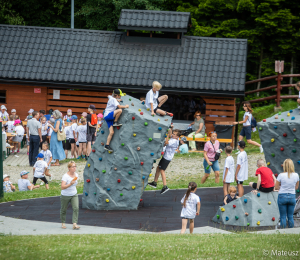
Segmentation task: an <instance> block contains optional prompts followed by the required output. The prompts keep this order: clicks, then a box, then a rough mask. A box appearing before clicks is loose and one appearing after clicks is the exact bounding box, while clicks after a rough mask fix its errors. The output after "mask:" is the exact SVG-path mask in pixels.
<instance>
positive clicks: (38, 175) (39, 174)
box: [32, 153, 49, 190]
mask: <svg viewBox="0 0 300 260" xmlns="http://www.w3.org/2000/svg"><path fill="white" fill-rule="evenodd" d="M36 158H37V161H36V163H35V164H34V166H33V182H32V183H33V185H35V184H36V181H37V180H38V179H41V180H42V181H43V182H44V183H46V189H47V190H49V184H48V180H47V179H46V177H45V173H46V170H47V168H48V164H47V163H46V162H45V161H44V155H43V154H42V153H39V154H38V156H37V157H36Z"/></svg>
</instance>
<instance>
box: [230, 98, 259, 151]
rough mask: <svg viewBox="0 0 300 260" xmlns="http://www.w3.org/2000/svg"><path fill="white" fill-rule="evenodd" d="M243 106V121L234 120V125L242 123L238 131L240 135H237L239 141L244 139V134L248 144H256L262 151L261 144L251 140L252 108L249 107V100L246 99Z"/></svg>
mask: <svg viewBox="0 0 300 260" xmlns="http://www.w3.org/2000/svg"><path fill="white" fill-rule="evenodd" d="M243 108H244V110H245V114H244V117H243V121H239V122H234V124H235V125H238V124H243V128H242V131H241V132H240V136H239V141H242V140H243V139H244V137H245V136H246V140H247V142H248V144H253V145H256V146H258V147H259V149H260V152H261V153H262V152H263V151H264V150H263V147H262V145H261V144H259V143H257V142H255V141H252V140H251V130H252V128H251V120H252V108H251V104H250V102H248V101H246V102H245V103H244V105H243Z"/></svg>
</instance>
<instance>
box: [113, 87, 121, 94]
mask: <svg viewBox="0 0 300 260" xmlns="http://www.w3.org/2000/svg"><path fill="white" fill-rule="evenodd" d="M113 93H114V94H116V95H121V91H120V90H119V89H118V88H116V89H115V90H114V91H113Z"/></svg>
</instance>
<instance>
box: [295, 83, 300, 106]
mask: <svg viewBox="0 0 300 260" xmlns="http://www.w3.org/2000/svg"><path fill="white" fill-rule="evenodd" d="M295 88H296V89H297V90H298V91H299V97H298V99H297V103H298V104H299V106H298V109H300V81H298V82H297V83H296V86H295Z"/></svg>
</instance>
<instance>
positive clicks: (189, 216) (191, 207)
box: [180, 182, 201, 234]
mask: <svg viewBox="0 0 300 260" xmlns="http://www.w3.org/2000/svg"><path fill="white" fill-rule="evenodd" d="M196 191H197V183H195V182H190V183H189V187H188V190H187V191H186V194H185V195H184V196H183V198H182V199H181V204H182V210H181V215H180V216H181V218H182V228H181V231H180V234H184V233H185V230H186V226H187V222H188V220H189V222H190V234H192V233H193V231H194V219H195V217H196V216H199V214H200V207H201V203H200V202H201V199H200V198H199V196H198V195H196V194H195V192H196ZM196 207H197V211H196Z"/></svg>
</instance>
